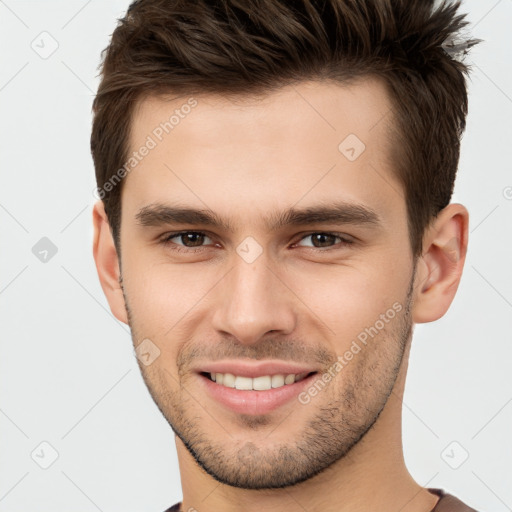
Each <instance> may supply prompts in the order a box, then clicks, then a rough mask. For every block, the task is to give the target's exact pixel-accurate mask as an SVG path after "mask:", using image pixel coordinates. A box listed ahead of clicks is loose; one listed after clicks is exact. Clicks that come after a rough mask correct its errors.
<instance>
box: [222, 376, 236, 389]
mask: <svg viewBox="0 0 512 512" xmlns="http://www.w3.org/2000/svg"><path fill="white" fill-rule="evenodd" d="M222 384H223V385H224V386H227V387H228V388H234V387H235V376H234V375H233V374H232V373H225V374H224V379H223V381H222Z"/></svg>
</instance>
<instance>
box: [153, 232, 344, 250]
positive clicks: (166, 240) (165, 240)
mask: <svg viewBox="0 0 512 512" xmlns="http://www.w3.org/2000/svg"><path fill="white" fill-rule="evenodd" d="M190 233H194V234H197V235H204V236H207V237H208V238H211V237H209V235H208V234H207V233H204V232H203V231H178V232H177V233H169V234H166V235H165V236H164V237H163V239H162V244H163V245H164V246H167V247H169V248H170V249H171V250H173V251H176V252H186V253H189V254H191V253H192V254H193V253H197V252H202V251H203V250H204V249H205V246H204V245H203V246H199V247H186V246H181V245H178V244H174V243H173V242H171V240H172V239H173V238H176V237H178V236H180V235H187V234H190ZM313 235H329V236H334V237H335V238H338V239H340V240H341V243H342V244H343V245H344V246H348V245H352V244H353V243H354V241H353V240H350V239H348V238H345V237H344V236H342V235H341V234H339V233H331V232H328V231H313V232H311V233H308V234H306V235H304V236H303V237H302V238H300V239H299V240H298V241H297V242H295V243H298V242H301V241H302V240H304V239H305V238H308V237H310V236H313ZM295 243H294V244H295ZM307 248H308V249H312V250H313V251H314V252H327V251H332V250H336V249H337V248H336V247H335V246H332V247H325V248H322V247H307ZM338 249H339V248H338Z"/></svg>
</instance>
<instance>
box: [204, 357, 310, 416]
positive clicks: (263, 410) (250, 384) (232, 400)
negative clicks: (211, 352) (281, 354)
mask: <svg viewBox="0 0 512 512" xmlns="http://www.w3.org/2000/svg"><path fill="white" fill-rule="evenodd" d="M212 366H217V367H216V368H212V367H210V368H207V369H203V370H200V371H197V372H196V374H197V376H198V377H199V379H200V381H199V384H200V386H202V390H203V391H204V395H205V397H206V398H207V399H211V400H213V401H214V402H216V403H217V404H219V405H221V406H222V407H223V408H224V409H228V410H230V411H232V412H235V413H237V414H249V415H261V414H268V413H270V412H272V411H274V410H276V409H278V408H280V407H282V406H284V405H285V404H293V402H294V401H295V402H296V403H297V405H300V402H299V400H298V399H297V398H298V395H299V394H300V392H301V391H303V390H304V389H306V388H307V387H308V386H310V385H311V384H312V382H313V380H314V379H315V376H316V375H318V374H319V371H318V370H313V369H307V368H306V369H304V367H297V366H290V365H273V364H260V365H258V366H243V365H240V364H238V365H237V367H236V368H234V366H233V365H212ZM227 366H230V367H229V369H230V370H231V371H226V370H227V369H228V368H227ZM220 369H222V370H224V371H213V370H220ZM276 370H278V371H276ZM297 370H299V371H297ZM294 399H295V400H294Z"/></svg>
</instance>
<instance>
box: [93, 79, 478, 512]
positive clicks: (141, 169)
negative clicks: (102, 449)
mask: <svg viewBox="0 0 512 512" xmlns="http://www.w3.org/2000/svg"><path fill="white" fill-rule="evenodd" d="M187 99H188V98H183V97H182V98H172V97H169V98H163V97H159V98H156V97H151V98H146V99H144V100H143V101H142V102H141V103H140V104H139V106H138V108H137V109H136V112H135V115H134V117H133V125H132V134H131V135H132V136H131V147H132V149H134V150H135V149H136V148H139V147H140V146H141V145H142V144H144V141H145V140H146V138H147V136H148V135H149V134H151V132H152V130H153V129H154V128H155V127H156V126H158V125H159V123H161V122H162V121H163V120H165V119H168V118H169V116H170V115H172V113H173V111H174V110H175V109H176V108H180V106H181V105H183V104H184V103H186V101H187ZM195 99H196V100H197V106H195V107H194V108H193V109H192V110H191V112H190V114H188V115H187V116H185V117H184V118H183V119H181V120H180V123H179V124H178V125H177V126H176V127H175V128H174V129H173V131H172V133H170V134H169V135H167V136H165V137H164V138H163V140H162V141H161V142H160V143H159V144H158V145H157V146H156V147H155V148H154V149H152V150H151V151H150V152H149V154H148V155H147V156H145V157H144V159H143V160H142V161H141V162H140V163H139V164H138V165H137V167H136V168H135V169H134V170H133V171H131V172H130V173H129V174H128V176H127V177H126V178H125V183H124V186H123V191H122V215H121V232H120V237H121V238H120V240H121V244H120V248H121V249H120V251H121V255H120V257H119V255H118V254H117V252H116V248H115V245H114V243H113V240H112V236H111V233H110V229H109V225H108V220H107V217H106V215H105V212H104V209H103V205H102V203H101V201H100V202H98V203H97V204H96V205H95V207H94V212H93V221H94V232H95V235H94V248H93V252H94V257H95V261H96V266H97V270H98V275H99V278H100V281H101V285H102V288H103V290H104V292H105V295H106V297H107V299H108V301H109V304H110V308H111V310H112V313H113V314H114V315H115V316H116V318H118V319H119V320H120V321H122V322H125V323H128V324H129V325H130V327H131V330H132V337H133V342H134V345H135V346H138V344H139V343H141V342H142V340H144V339H146V338H149V339H150V340H151V341H152V343H154V344H155V345H156V346H157V347H158V349H159V350H160V355H159V357H158V358H156V359H155V361H154V362H153V363H152V364H150V365H149V366H145V365H143V364H141V363H139V365H140V367H141V371H142V374H143V377H144V379H145V381H146V384H147V385H148V388H149V390H150V392H151V394H152V396H153V398H154V400H155V402H156V403H157V405H158V407H159V408H160V410H161V411H162V413H163V415H164V416H165V418H166V419H167V420H168V422H169V423H170V425H171V426H172V428H173V430H174V431H175V433H176V434H177V436H176V447H177V453H178V459H179V465H180V474H181V478H182V489H183V506H182V510H189V508H190V507H193V508H194V509H195V510H197V511H199V512H210V511H212V512H213V511H218V510H223V511H226V512H229V511H234V510H245V511H248V512H252V511H254V512H255V511H260V510H270V511H273V510H275V511H284V510H286V511H303V510H308V511H320V510H322V511H323V512H328V511H334V510H336V511H338V512H340V511H342V512H343V511H351V512H357V511H367V510H380V511H381V512H387V511H389V512H391V511H393V512H397V511H410V512H420V511H422V512H428V511H430V510H431V509H432V508H433V507H434V506H435V504H436V502H437V500H438V498H437V497H436V496H434V495H433V494H431V493H429V492H428V491H427V490H426V489H424V488H423V487H421V486H420V485H419V484H417V483H416V482H415V481H414V479H413V478H412V476H411V475H410V474H409V472H408V471H407V468H406V466H405V463H404V457H403V449H402V432H401V410H402V397H403V390H404V384H405V376H406V372H407V362H408V356H409V351H410V343H411V338H412V331H413V326H414V324H415V323H421V322H431V321H434V320H437V319H438V318H440V317H442V316H443V315H444V314H445V312H446V311H447V310H448V308H449V306H450V304H451V302H452V300H453V298H454V296H455V293H456V290H457V287H458V284H459V281H460V278H461V275H462V271H463V266H464V261H465V255H466V248H467V239H468V212H467V210H466V208H465V207H464V206H462V205H460V204H450V205H448V206H447V207H446V208H445V209H444V210H443V211H442V212H440V214H439V215H438V216H437V218H436V219H435V221H434V222H433V223H432V225H431V226H430V227H429V228H428V229H427V230H426V232H425V235H424V238H423V241H424V242H423V243H424V245H423V254H422V256H421V257H420V258H419V259H418V260H417V261H416V262H415V261H413V257H412V253H411V249H410V244H409V238H408V231H407V216H406V206H405V199H404V191H403V189H402V187H401V185H400V183H399V182H398V181H397V180H396V178H395V177H394V176H393V173H392V162H390V158H389V148H390V146H389V144H390V140H389V138H388V135H387V134H388V129H389V125H388V123H390V122H392V115H389V110H390V106H391V102H390V98H389V97H388V95H387V90H386V89H385V87H384V85H383V84H382V83H381V82H379V81H378V80H377V79H368V80H365V81H362V82H360V83H356V84H352V85H350V86H342V85H339V84H332V83H326V82H302V83H300V84H297V85H295V86H287V87H283V88H281V89H279V90H276V91H275V92H272V93H270V94H268V95H266V96H265V97H258V98H256V97H250V96H240V97H236V98H235V97H222V96H219V95H211V94H210V95H198V96H195ZM348 134H356V135H357V137H358V138H359V139H360V140H361V141H363V142H364V144H365V146H366V149H365V151H364V152H363V153H362V154H361V155H360V156H359V157H358V158H357V159H356V160H354V161H349V160H348V159H347V158H346V157H345V156H344V155H343V154H342V153H341V152H340V151H339V149H338V145H339V144H340V142H342V141H343V140H344V139H345V137H346V136H347V135H348ZM340 200H342V201H346V202H350V203H357V204H363V205H365V206H367V207H369V208H371V209H372V210H374V211H375V212H376V213H377V214H378V216H379V218H380V220H381V224H380V225H379V226H378V227H376V226H369V225H352V224H343V225H340V224H333V223H332V222H319V223H317V224H314V225H307V224H304V225H301V226H283V227H282V228H280V229H278V230H276V231H271V230H269V229H268V227H267V225H266V224H265V219H266V218H267V217H268V216H270V215H277V213H279V212H281V211H283V210H286V209H288V208H291V207H292V206H293V207H295V208H299V207H307V206H312V207H313V206H317V205H319V204H320V203H322V204H327V203H330V202H333V201H340ZM157 203H158V204H179V205H180V206H189V207H195V208H199V209H209V210H211V211H213V212H215V213H216V214H217V215H218V216H220V217H222V218H223V219H225V220H226V221H227V222H229V223H230V224H231V228H232V230H227V229H224V228H220V227H211V226H205V225H202V224H200V223H199V224H186V225H183V224H169V223H168V224H165V225H158V226H143V225H141V224H140V222H138V221H137V213H138V212H139V211H140V210H141V208H143V207H145V206H148V205H154V204H157ZM181 230H189V231H201V232H203V233H205V234H206V235H207V237H205V238H204V239H202V238H200V240H203V241H200V242H199V247H202V249H200V252H193V250H194V249H193V248H192V250H191V249H190V248H187V246H186V245H185V244H186V243H187V239H185V240H183V238H180V237H179V236H178V237H175V238H172V239H171V241H169V242H168V243H167V244H165V243H163V242H162V239H163V238H162V237H163V236H164V235H169V234H172V233H174V232H177V231H181ZM314 233H332V234H335V235H336V236H338V235H342V236H345V237H349V238H350V239H351V240H352V241H354V243H353V244H344V243H343V242H342V241H341V240H340V239H338V238H336V236H335V237H327V238H326V239H323V240H320V242H322V243H323V244H324V245H323V247H322V246H321V245H320V246H319V248H316V247H315V242H317V243H318V239H317V238H315V237H311V235H312V234H314ZM308 235H309V236H308ZM248 236H251V237H253V238H254V239H255V240H256V242H257V243H258V244H259V247H260V248H261V250H262V253H261V255H259V257H257V258H256V259H255V260H254V261H253V262H251V263H248V262H247V261H245V260H244V259H242V258H241V257H240V255H239V254H238V253H237V250H236V249H237V247H238V246H239V244H240V243H241V242H242V241H243V240H244V239H245V238H246V237H248ZM194 240H195V239H193V241H192V242H190V241H189V242H188V245H189V246H191V247H192V246H193V245H194ZM195 243H196V244H197V243H198V242H197V241H196V242H195ZM201 244H202V245H201ZM172 247H179V248H181V249H182V252H177V251H175V250H172ZM121 271H122V283H120V277H121ZM393 304H395V305H396V304H398V305H399V306H400V308H401V309H400V311H398V312H396V314H395V315H394V316H393V318H392V319H390V320H388V321H387V322H385V323H384V326H383V328H381V329H380V330H379V332H378V334H377V335H376V336H375V337H374V338H371V339H370V340H369V341H368V344H367V345H366V346H364V347H363V348H362V349H361V351H360V352H358V353H357V354H356V355H354V357H353V359H351V360H350V361H347V364H346V365H344V366H343V368H342V370H341V371H339V372H337V373H336V376H335V377H334V378H333V379H332V380H331V381H330V383H329V384H328V386H326V387H325V388H324V389H322V391H321V392H319V393H318V394H317V395H316V396H314V397H313V398H312V399H311V400H310V401H309V403H307V404H303V403H300V401H298V400H295V399H294V400H291V401H290V402H288V403H286V404H285V405H283V406H281V407H279V408H277V409H276V410H274V411H272V412H270V413H268V414H263V415H254V414H238V413H235V412H233V411H231V410H229V409H227V408H225V407H224V406H222V405H221V404H219V403H218V402H216V401H215V400H213V399H212V398H210V396H209V395H208V394H207V393H204V390H203V387H202V386H201V382H200V377H198V375H197V374H196V373H195V372H194V371H193V368H196V367H197V366H198V365H200V364H201V363H204V362H206V361H211V360H216V359H220V358H223V357H229V358H233V359H237V358H240V359H241V358H246V359H247V358H249V359H250V360H255V359H258V360H262V359H263V360H272V359H280V360H286V361H309V362H310V363H311V364H312V365H314V366H315V367H317V368H319V369H320V370H321V371H320V373H319V374H321V373H322V372H325V371H326V370H327V369H328V368H329V367H330V366H332V364H333V363H334V362H335V361H336V359H337V357H338V356H342V355H343V354H345V353H346V352H347V350H349V349H350V347H351V343H352V342H353V340H356V339H357V336H358V334H360V333H361V332H362V331H364V329H365V328H368V327H370V326H374V325H375V324H376V321H377V320H379V318H382V317H381V316H380V315H383V314H384V315H386V314H387V313H386V312H388V311H389V310H390V308H391V309H392V306H393Z"/></svg>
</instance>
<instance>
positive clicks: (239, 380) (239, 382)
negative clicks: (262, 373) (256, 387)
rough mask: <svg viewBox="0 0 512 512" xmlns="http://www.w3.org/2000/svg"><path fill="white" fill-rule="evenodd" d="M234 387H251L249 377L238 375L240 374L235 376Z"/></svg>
mask: <svg viewBox="0 0 512 512" xmlns="http://www.w3.org/2000/svg"><path fill="white" fill-rule="evenodd" d="M235 388H236V389H252V379H251V377H240V376H238V377H236V379H235Z"/></svg>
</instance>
